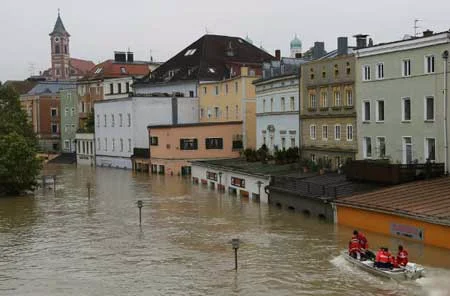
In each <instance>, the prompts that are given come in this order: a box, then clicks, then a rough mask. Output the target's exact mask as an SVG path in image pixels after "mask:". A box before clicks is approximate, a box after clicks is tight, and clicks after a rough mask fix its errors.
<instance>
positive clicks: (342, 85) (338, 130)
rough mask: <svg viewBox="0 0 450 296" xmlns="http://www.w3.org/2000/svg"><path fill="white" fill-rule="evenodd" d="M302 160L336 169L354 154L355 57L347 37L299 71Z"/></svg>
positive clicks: (355, 145)
mask: <svg viewBox="0 0 450 296" xmlns="http://www.w3.org/2000/svg"><path fill="white" fill-rule="evenodd" d="M300 83H301V93H302V97H303V98H304V100H303V101H302V104H301V110H300V126H301V134H302V145H301V146H302V149H301V150H302V157H303V158H306V159H311V160H313V161H314V162H316V163H317V164H319V165H322V166H323V167H324V168H330V169H337V168H338V167H339V166H340V165H341V164H343V163H344V162H345V161H346V160H347V159H355V156H356V152H357V139H356V109H355V104H354V100H353V98H354V97H355V56H354V55H353V54H352V49H351V48H348V46H347V38H346V37H340V38H338V49H337V50H335V51H333V52H330V53H329V54H327V55H326V56H324V57H322V58H320V59H318V60H315V61H312V62H310V63H308V64H305V65H304V67H302V69H301V78H300Z"/></svg>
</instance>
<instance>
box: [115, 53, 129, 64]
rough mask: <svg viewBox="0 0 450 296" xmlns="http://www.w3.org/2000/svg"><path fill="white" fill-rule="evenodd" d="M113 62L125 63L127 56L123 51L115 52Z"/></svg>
mask: <svg viewBox="0 0 450 296" xmlns="http://www.w3.org/2000/svg"><path fill="white" fill-rule="evenodd" d="M114 61H115V62H126V61H127V54H126V53H125V52H123V51H115V52H114Z"/></svg>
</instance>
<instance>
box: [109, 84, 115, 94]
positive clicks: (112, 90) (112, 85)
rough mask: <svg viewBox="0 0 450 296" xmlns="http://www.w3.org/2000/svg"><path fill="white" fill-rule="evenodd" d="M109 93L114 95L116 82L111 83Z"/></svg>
mask: <svg viewBox="0 0 450 296" xmlns="http://www.w3.org/2000/svg"><path fill="white" fill-rule="evenodd" d="M109 93H110V94H111V95H112V94H113V93H114V84H112V83H110V84H109Z"/></svg>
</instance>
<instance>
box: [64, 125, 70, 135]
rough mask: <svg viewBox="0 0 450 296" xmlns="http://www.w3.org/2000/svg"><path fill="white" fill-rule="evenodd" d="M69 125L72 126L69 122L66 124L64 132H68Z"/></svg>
mask: <svg viewBox="0 0 450 296" xmlns="http://www.w3.org/2000/svg"><path fill="white" fill-rule="evenodd" d="M69 127H70V125H69V124H66V125H65V126H64V132H65V133H67V131H68V130H69Z"/></svg>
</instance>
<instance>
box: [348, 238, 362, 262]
mask: <svg viewBox="0 0 450 296" xmlns="http://www.w3.org/2000/svg"><path fill="white" fill-rule="evenodd" d="M348 254H349V255H350V256H352V257H353V258H355V259H356V258H358V257H360V252H359V239H358V236H357V235H353V236H352V239H351V240H350V241H349V242H348ZM358 259H359V258H358Z"/></svg>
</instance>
